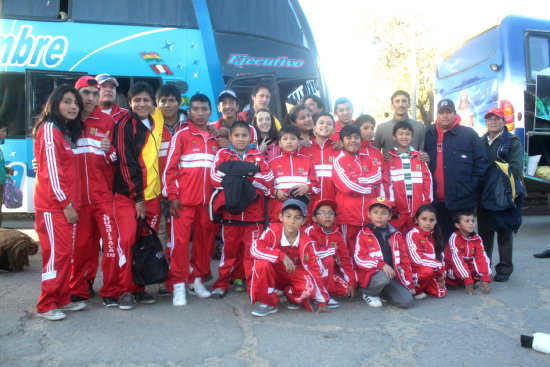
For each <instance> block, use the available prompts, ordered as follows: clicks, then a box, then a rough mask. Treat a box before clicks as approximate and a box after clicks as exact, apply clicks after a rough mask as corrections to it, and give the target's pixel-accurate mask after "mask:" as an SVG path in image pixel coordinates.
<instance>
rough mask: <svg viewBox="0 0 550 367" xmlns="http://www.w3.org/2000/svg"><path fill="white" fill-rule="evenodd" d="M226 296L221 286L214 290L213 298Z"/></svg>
mask: <svg viewBox="0 0 550 367" xmlns="http://www.w3.org/2000/svg"><path fill="white" fill-rule="evenodd" d="M224 296H225V291H224V290H223V289H221V288H216V289H214V290H213V291H212V298H215V299H222V298H223V297H224Z"/></svg>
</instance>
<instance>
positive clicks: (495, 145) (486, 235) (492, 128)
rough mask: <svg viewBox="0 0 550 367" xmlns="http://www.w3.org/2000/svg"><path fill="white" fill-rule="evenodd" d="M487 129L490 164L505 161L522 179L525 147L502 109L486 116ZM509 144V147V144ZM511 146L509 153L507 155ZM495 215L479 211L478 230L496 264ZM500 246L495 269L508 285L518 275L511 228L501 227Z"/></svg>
mask: <svg viewBox="0 0 550 367" xmlns="http://www.w3.org/2000/svg"><path fill="white" fill-rule="evenodd" d="M485 125H486V126H487V134H485V135H483V137H482V141H483V144H484V145H485V148H486V149H487V155H488V158H489V161H490V162H494V161H496V160H499V161H505V162H506V163H509V164H510V171H511V172H512V174H513V175H514V177H521V175H522V172H523V147H522V146H521V141H520V140H519V138H518V137H517V136H515V135H513V134H512V133H510V132H508V129H507V128H506V122H505V120H504V112H502V110H501V109H499V108H492V109H490V110H489V112H487V114H485ZM505 142H506V143H505ZM504 145H507V146H508V150H507V152H505V151H504V149H505V148H506V147H505V146H504ZM491 216H492V215H491V212H490V211H487V210H486V209H485V208H484V207H483V206H481V205H480V206H479V207H478V216H477V217H478V228H479V235H480V236H481V239H482V240H483V246H484V247H485V252H486V253H487V256H488V257H489V260H491V262H493V261H492V254H493V244H494V240H495V231H494V229H495V228H494V227H493V226H492V225H491V222H494V221H491V219H492V218H491ZM496 232H497V243H498V255H499V263H498V264H497V265H496V266H495V270H496V272H497V273H496V275H495V277H494V280H495V281H497V282H507V281H508V278H509V277H510V274H512V271H514V265H513V264H512V246H513V242H514V231H512V230H511V229H509V228H503V227H502V226H501V225H499V226H498V230H497V231H496Z"/></svg>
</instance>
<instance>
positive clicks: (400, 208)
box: [384, 121, 433, 233]
mask: <svg viewBox="0 0 550 367" xmlns="http://www.w3.org/2000/svg"><path fill="white" fill-rule="evenodd" d="M412 139H413V127H412V125H411V124H410V123H409V122H408V121H399V122H397V123H396V124H395V126H394V127H393V140H394V141H395V144H396V147H395V148H393V149H391V150H390V152H389V153H390V159H389V161H387V162H386V164H385V170H384V177H385V182H386V185H388V188H387V192H388V193H389V195H390V197H389V198H390V200H391V201H393V202H394V203H395V206H396V209H397V212H398V213H397V217H395V216H394V219H392V221H391V224H392V225H393V226H394V227H395V228H397V229H398V230H399V231H401V232H402V233H407V232H408V231H409V230H411V229H412V227H413V216H414V213H416V211H417V210H418V207H420V205H422V204H430V203H431V202H432V201H433V194H432V175H431V173H430V170H429V169H428V165H427V164H426V163H424V162H421V161H420V160H419V156H420V153H419V152H418V151H415V150H414V149H413V148H412V147H411V142H412Z"/></svg>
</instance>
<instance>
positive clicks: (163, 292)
mask: <svg viewBox="0 0 550 367" xmlns="http://www.w3.org/2000/svg"><path fill="white" fill-rule="evenodd" d="M157 294H158V295H159V296H161V297H167V296H169V295H170V292H168V289H166V284H164V283H159V289H158V290H157Z"/></svg>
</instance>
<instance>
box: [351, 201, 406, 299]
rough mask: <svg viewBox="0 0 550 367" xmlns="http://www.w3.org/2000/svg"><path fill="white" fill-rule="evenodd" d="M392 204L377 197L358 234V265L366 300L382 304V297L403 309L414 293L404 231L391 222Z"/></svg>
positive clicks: (356, 262)
mask: <svg viewBox="0 0 550 367" xmlns="http://www.w3.org/2000/svg"><path fill="white" fill-rule="evenodd" d="M390 215H391V204H390V202H389V200H388V199H385V198H381V197H378V198H374V199H373V200H372V201H371V203H370V205H369V213H368V216H369V219H370V223H368V224H367V225H366V226H365V227H364V228H363V229H362V230H361V231H360V232H359V234H358V235H357V241H356V245H355V247H356V249H355V256H354V257H355V264H356V265H357V276H358V278H359V286H360V287H361V288H363V299H364V300H365V302H367V304H368V305H369V306H371V307H381V306H382V302H380V296H382V297H384V299H386V300H388V301H389V302H390V303H392V304H394V305H396V306H397V307H400V308H409V307H410V306H411V304H412V301H413V299H412V295H414V294H415V290H414V283H413V282H412V271H411V265H410V262H409V257H408V255H407V250H406V248H405V245H404V243H403V236H402V235H401V232H399V231H397V230H396V229H395V228H394V227H392V226H391V225H389V224H388V221H389V220H390Z"/></svg>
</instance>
